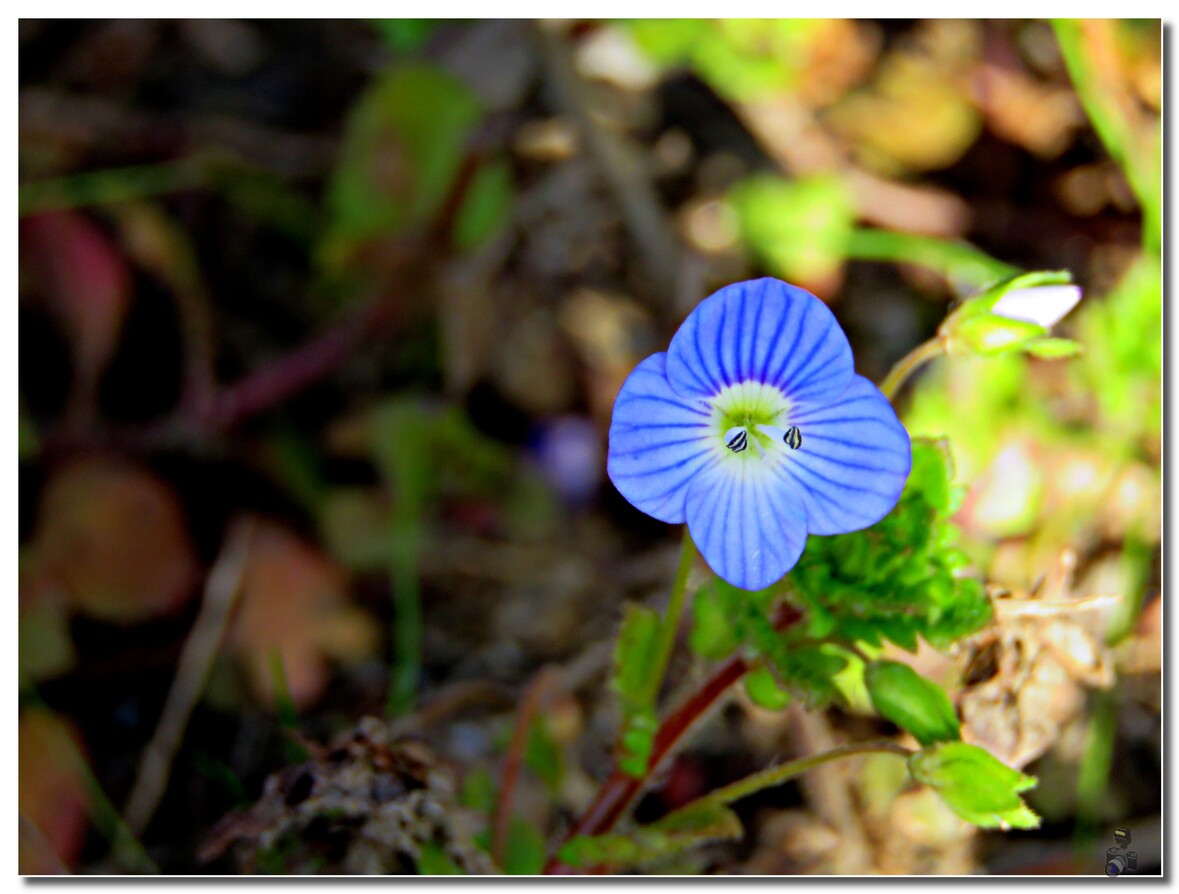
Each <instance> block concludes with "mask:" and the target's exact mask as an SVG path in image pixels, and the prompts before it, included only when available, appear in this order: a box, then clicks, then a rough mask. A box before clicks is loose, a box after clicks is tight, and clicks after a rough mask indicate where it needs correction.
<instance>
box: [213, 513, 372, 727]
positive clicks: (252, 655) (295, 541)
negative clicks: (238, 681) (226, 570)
mask: <svg viewBox="0 0 1179 894" xmlns="http://www.w3.org/2000/svg"><path fill="white" fill-rule="evenodd" d="M228 641H229V644H230V646H231V648H232V649H234V650H235V651H236V653H237V654H238V656H239V657H240V658H241V660H242V661H243V662H244V664H245V667H246V672H247V675H248V677H249V681H250V685H251V687H252V689H253V691H254V693H255V694H256V695H257V696H258V698H260V699H261V700H262V701H263V702H264V703H266V704H268V705H273V704H274V677H273V672H272V666H271V661H272V658H271V655H272V653H273V652H274V651H275V650H277V651H278V654H279V655H280V656H281V657H282V663H283V670H284V672H285V674H286V681H287V686H288V687H289V689H290V692H291V699H292V700H293V701H294V703H295V705H296V707H306V706H307V705H310V704H311V703H312V702H314V701H315V700H316V699H317V698H319V696H320V695H321V694H322V693H323V690H324V689H325V687H326V686H327V683H328V679H329V675H330V668H329V665H328V660H329V659H333V658H334V659H338V660H341V661H357V660H360V659H363V658H365V657H367V656H368V655H370V654H372V652H373V651H374V650H375V649H376V647H377V644H378V641H379V632H378V630H377V627H376V624H375V622H374V620H373V619H372V617H371V616H370V615H369V614H368V613H367V612H365V611H363V610H361V609H360V608H358V607H357V606H355V605H353V604H351V603H350V602H349V597H348V578H347V575H346V574H345V573H344V571H343V569H341V568H340V567H339V566H338V565H336V564H335V563H334V562H332V561H331V560H330V559H329V558H328V557H327V556H326V555H325V554H324V553H323V552H322V551H320V550H319V549H318V548H316V547H315V546H312V545H311V544H309V543H306V542H305V541H303V540H302V539H300V538H299V537H297V536H296V535H295V534H293V533H291V532H290V531H288V530H287V529H286V528H283V527H282V526H280V525H278V524H277V523H274V522H269V521H261V522H259V523H258V526H257V529H256V531H255V534H254V539H253V542H252V544H251V547H250V556H249V559H248V560H247V563H246V570H245V573H244V574H243V576H242V585H241V593H240V595H239V597H238V609H237V614H236V617H235V618H234V620H233V622H232V626H231V629H230V634H229V639H228Z"/></svg>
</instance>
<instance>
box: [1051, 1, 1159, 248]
mask: <svg viewBox="0 0 1179 894" xmlns="http://www.w3.org/2000/svg"><path fill="white" fill-rule="evenodd" d="M1052 27H1053V30H1054V31H1055V32H1056V42H1057V44H1058V45H1059V47H1060V55H1061V57H1062V58H1063V59H1064V66H1065V68H1066V69H1068V73H1069V77H1070V78H1072V82H1073V86H1074V88H1076V91H1077V98H1078V99H1079V100H1080V101H1081V105H1082V107H1083V108H1084V109H1085V114H1086V115H1087V116H1088V118H1089V121H1090V122H1091V123H1092V125H1093V130H1094V131H1096V133H1097V136H1098V137H1099V138H1100V140H1101V142H1102V143H1103V144H1104V146H1105V149H1106V151H1107V152H1108V153H1109V156H1110V158H1112V159H1113V160H1114V162H1115V163H1117V165H1118V167H1119V168H1121V169H1122V173H1124V174H1125V175H1126V181H1127V182H1128V183H1129V184H1130V188H1131V189H1132V190H1133V191H1134V195H1135V197H1136V198H1137V199H1138V204H1139V205H1140V206H1141V208H1142V238H1143V241H1144V243H1145V245H1146V247H1147V248H1151V249H1154V250H1157V249H1158V244H1159V234H1160V230H1161V220H1162V180H1161V176H1162V175H1161V171H1162V166H1161V161H1160V158H1159V156H1158V153H1157V151H1156V150H1155V147H1154V145H1152V144H1153V142H1154V141H1150V144H1148V141H1147V140H1146V139H1142V138H1140V137H1139V135H1138V133H1137V132H1136V131H1135V129H1134V125H1133V123H1132V122H1131V121H1130V120H1129V118H1128V116H1127V114H1126V110H1125V109H1124V108H1123V107H1122V105H1121V104H1120V103H1119V101H1118V96H1117V94H1116V93H1115V92H1114V90H1113V89H1111V87H1110V78H1109V74H1108V72H1103V71H1100V70H1098V68H1097V66H1096V65H1095V64H1094V62H1093V59H1092V55H1093V54H1091V53H1088V52H1086V46H1085V45H1086V36H1085V34H1084V33H1083V28H1084V27H1085V26H1083V25H1082V23H1081V22H1079V21H1076V20H1074V19H1057V20H1055V21H1054V22H1053V23H1052ZM1089 27H1114V25H1113V24H1112V23H1110V22H1103V23H1100V24H1097V23H1093V24H1092V25H1090V26H1089Z"/></svg>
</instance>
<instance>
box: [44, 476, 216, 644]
mask: <svg viewBox="0 0 1179 894" xmlns="http://www.w3.org/2000/svg"><path fill="white" fill-rule="evenodd" d="M199 576H200V568H199V565H198V563H197V558H196V554H195V551H194V548H193V545H192V541H191V538H190V535H189V532H188V528H187V525H186V523H185V517H184V510H183V508H182V506H181V505H180V501H179V499H178V498H177V496H176V493H175V492H174V491H173V490H172V488H171V487H170V486H169V485H168V484H167V483H166V482H164V481H163V480H161V479H160V478H158V477H157V476H155V475H154V474H152V473H151V472H148V471H147V470H145V469H143V468H141V467H139V466H136V465H134V464H132V463H129V462H126V461H123V460H118V459H113V458H87V459H81V460H76V461H74V462H72V463H70V464H69V465H67V466H65V467H63V468H62V469H60V470H59V471H58V472H57V473H56V474H55V475H54V476H53V478H52V479H50V481H49V483H48V485H47V486H46V488H45V492H44V494H43V495H42V497H41V506H40V509H39V513H38V519H37V528H36V532H35V535H34V540H33V547H32V562H31V568H30V573H29V581H28V585H29V586H31V587H34V588H43V589H44V590H47V591H50V592H52V593H53V594H54V595H55V597H56V598H59V599H61V600H62V602H64V603H65V604H67V605H69V606H71V607H73V608H74V609H75V610H76V611H79V612H81V613H83V614H86V615H89V616H91V617H94V618H98V619H100V620H103V621H109V622H113V623H127V624H129V623H135V622H137V621H142V620H145V619H147V618H152V617H157V616H160V615H166V614H169V613H171V612H173V611H175V610H176V609H177V608H179V607H180V606H181V605H183V604H184V602H185V601H187V600H188V599H189V597H190V596H192V595H193V593H194V592H195V591H196V585H197V583H198V580H199ZM22 583H23V582H22Z"/></svg>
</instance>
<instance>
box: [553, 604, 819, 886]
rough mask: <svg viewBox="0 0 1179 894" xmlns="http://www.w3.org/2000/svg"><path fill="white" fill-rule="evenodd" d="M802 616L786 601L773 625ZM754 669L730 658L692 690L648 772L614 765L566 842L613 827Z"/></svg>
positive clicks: (671, 718)
mask: <svg viewBox="0 0 1179 894" xmlns="http://www.w3.org/2000/svg"><path fill="white" fill-rule="evenodd" d="M801 619H802V613H801V612H799V611H798V609H796V608H794V606H792V605H788V604H786V603H783V604H782V605H780V606H779V607H778V612H777V615H776V616H775V618H774V628H775V629H776V630H778V631H783V630H786V629H787V628H789V627H792V626H793V625H794V624H796V623H798V621H800V620H801ZM750 670H751V666H750V664H749V662H747V661H746V660H745V659H743V658H740V657H734V658H730V659H729V660H728V661H726V662H725V663H724V664H722V665H721V666H720V667H719V668H717V670H716V671H715V672H714V673H713V674H712V676H711V677H709V678H708V679H707V680H705V681H704V683H703V684H702V685H701V686H700V687H699V688H698V689H697V690H696V691H695V692H693V693H692V694H691V695H690V696H689V697H688V699H687V701H685V702H684V703H683V704H681V705H680V706H679V707H678V708H676V709H675V710H674V711H672V712H671V714H669V715H668V717H667V719H665V720H664V721H663V723H661V724H660V725H659V730H658V731H657V732H656V733H655V744H654V747H653V748H652V750H651V760H650V762H649V763H648V764H647V772H646V773H645V774H644V775H643V777H642V778H640V779H636V778H635V777H633V776H628V775H627V774H626V773H623V772H622V771H621V770H619V769H617V768H615V770H614V772H612V773H611V774H610V775H609V776H608V777H607V778H606V781H605V782H603V783H602V786H601V788H599V789H598V793H597V795H595V796H594V800H593V801H592V802H591V803H590V806H589V807H588V808H586V811H585V813H583V814H582V815H581V817H580V818H579V819H578V820H577V822H576V823H574V824H573V828H572V829H570V830H569V834H568V835H566V836H565V841H568V840H569V839H571V838H574V837H576V836H578V835H604V834H605V833H607V832H609V831H610V830H611V829H613V828H614V825H615V823H617V822H618V821H619V820H620V819H621V818H622V816H623V814H625V813H626V810H627V808H628V807H630V805H631V804H632V803H633V802H634V800H635V798H636V797H638V795H639V793H640V792H642V790H643V789H644V788H646V787H647V785H648V784H649V782H650V781H651V779H652V777H654V776H655V774H656V773H657V772H658V771H659V770H660V769H662V767H663V765H664V764H665V763H666V761H667V759H668V758H669V757H670V755H671V753H672V751H673V750H674V749H675V747H676V745H677V744H679V742H680V741H681V740H682V739H683V738H684V736H685V734H686V733H687V732H688V731H689V730H690V729H691V728H692V727H693V726H695V724H696V722H697V721H698V720H700V718H702V717H703V716H704V715H705V714H706V713H707V712H708V711H709V709H710V708H712V706H713V705H715V704H716V703H717V701H718V700H719V699H720V698H721V696H723V695H724V694H725V693H726V692H727V691H728V689H729V687H730V686H732V685H733V684H734V683H736V682H737V681H738V680H740V679H741V678H742V677H743V676H745V674H746V673H748V672H749V671H750ZM544 873H545V875H576V874H577V870H576V869H574V868H573V867H571V866H568V865H566V864H565V863H563V862H561V860H560V859H559V858H558V857H555V856H554V857H553V858H552V859H550V860H549V862H548V864H547V865H546V866H545V869H544Z"/></svg>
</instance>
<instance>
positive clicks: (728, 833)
mask: <svg viewBox="0 0 1179 894" xmlns="http://www.w3.org/2000/svg"><path fill="white" fill-rule="evenodd" d="M742 831H743V830H742V828H741V821H740V820H739V819H737V815H736V814H735V813H733V811H731V810H730V809H729V808H727V807H725V806H724V805H720V804H701V805H699V806H697V807H689V808H688V809H686V810H678V811H676V812H674V813H672V814H669V815H668V816H667V817H665V818H664V819H662V820H660V821H658V822H656V823H653V824H651V825H649V826H642V827H640V828H638V829H635V830H634V831H633V832H631V833H629V834H626V835H622V834H610V835H595V836H588V835H579V836H576V837H575V838H571V839H570V840H569V841H567V842H565V844H564V845H563V846H562V847H561V850H560V852H559V858H560V859H561V861H562V862H564V863H567V864H568V865H570V866H573V867H576V868H580V869H588V868H591V867H594V866H607V867H610V868H613V869H623V868H628V867H637V866H643V865H645V864H648V863H652V862H655V861H658V860H664V859H667V858H669V857H673V856H676V855H677V854H680V853H683V852H684V851H686V850H688V849H689V848H693V847H697V846H699V845H702V844H707V843H708V842H711V841H721V840H725V839H732V838H740V837H741V834H742Z"/></svg>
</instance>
